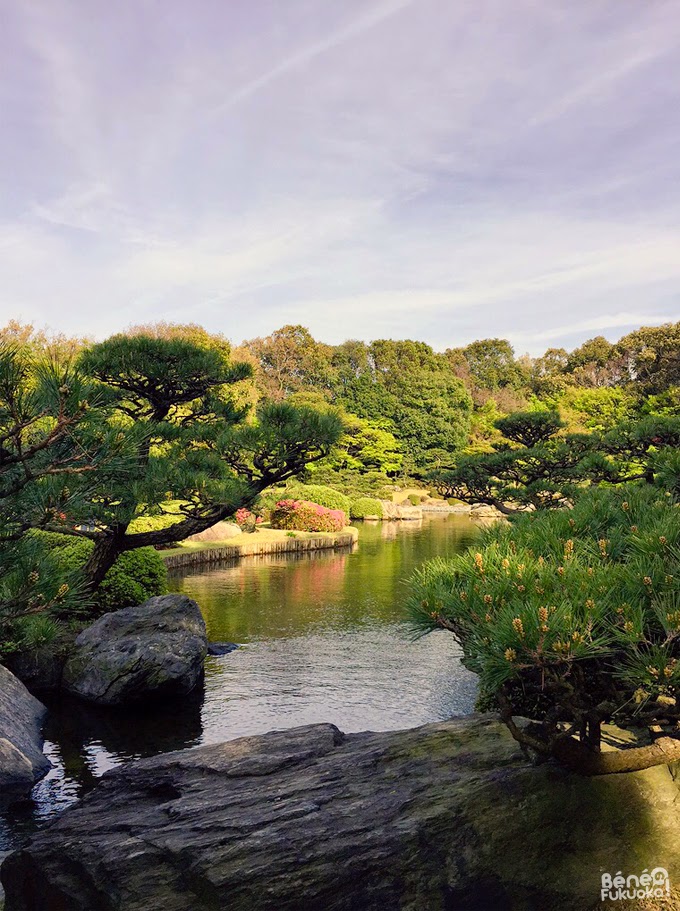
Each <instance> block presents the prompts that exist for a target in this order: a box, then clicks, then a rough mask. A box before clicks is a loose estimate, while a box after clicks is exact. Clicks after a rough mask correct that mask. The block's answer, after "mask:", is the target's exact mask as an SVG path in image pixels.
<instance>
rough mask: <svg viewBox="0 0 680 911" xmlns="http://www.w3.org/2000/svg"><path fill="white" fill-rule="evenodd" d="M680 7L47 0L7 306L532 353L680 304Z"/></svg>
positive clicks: (32, 46)
mask: <svg viewBox="0 0 680 911" xmlns="http://www.w3.org/2000/svg"><path fill="white" fill-rule="evenodd" d="M679 52H680V17H678V15H677V12H676V10H675V8H674V4H672V3H667V2H659V3H653V4H637V3H634V2H632V0H631V2H628V0H625V2H624V3H623V4H622V2H621V0H604V2H602V3H599V4H594V5H592V4H591V5H589V4H577V5H571V6H569V7H567V6H565V4H564V3H563V2H562V0H546V2H544V3H541V4H536V3H534V2H533V0H518V2H517V3H514V4H507V3H505V2H502V0H485V2H484V3H482V4H477V5H472V4H451V3H447V2H445V0H418V2H415V0H373V2H372V3H370V4H367V3H365V2H364V0H347V2H346V3H343V4H341V5H338V4H336V3H333V2H331V0H320V2H312V0H290V2H287V3H286V4H278V3H276V2H275V0H261V2H258V3H253V4H215V3H213V2H212V0H197V2H196V3H195V4H193V5H192V6H191V8H189V7H188V6H187V5H186V4H185V3H182V2H180V0H167V2H166V3H164V4H163V5H162V15H160V14H159V7H158V6H157V5H156V4H154V3H138V2H136V0H122V2H121V3H119V4H113V5H112V4H110V3H106V2H105V0H91V2H90V3H88V15H86V16H85V15H83V14H82V5H81V4H80V3H78V2H77V0H52V2H50V3H49V4H41V3H39V2H37V0H26V2H25V3H21V4H16V5H14V6H13V7H12V8H11V9H10V10H9V15H8V16H7V23H6V29H5V30H4V31H3V33H2V34H0V60H1V61H2V66H3V70H4V72H3V76H4V78H3V80H2V81H1V82H0V117H2V122H3V142H2V144H0V167H2V169H3V173H5V174H6V175H11V177H12V179H11V181H7V182H6V186H5V192H4V193H3V198H2V200H0V247H2V248H3V251H9V253H8V254H7V255H3V257H2V258H1V259H0V288H1V289H2V290H1V291H0V322H1V321H4V320H6V319H9V318H12V317H22V318H24V319H28V320H34V321H36V322H38V323H43V322H50V323H51V324H53V325H54V326H55V328H59V329H64V330H66V331H74V332H80V333H83V332H87V333H91V334H98V335H103V334H105V333H107V332H111V331H114V330H115V329H118V328H120V327H121V326H124V325H126V324H127V323H129V322H140V321H146V320H151V319H160V318H169V319H191V320H192V321H197V322H203V323H205V325H206V326H207V327H208V328H210V329H215V330H219V331H223V332H226V333H227V334H228V335H230V336H231V337H233V338H234V339H236V340H238V339H241V338H244V337H248V336H250V335H254V334H260V333H262V332H270V331H271V330H272V329H274V328H275V327H276V326H278V325H281V324H283V323H285V322H291V321H292V322H302V323H304V324H306V325H309V326H310V328H312V330H313V331H314V333H315V334H316V335H317V336H318V337H321V338H324V339H327V340H329V341H339V340H341V339H342V338H344V337H346V336H354V337H364V338H370V337H378V336H380V337H385V336H393V337H394V336H398V335H400V336H409V337H412V338H424V339H426V340H428V341H430V342H431V343H432V344H435V345H436V346H437V347H440V348H443V347H448V346H450V345H457V344H463V343H465V342H466V341H469V340H471V339H472V338H475V337H482V336H488V335H499V334H500V335H505V336H507V337H509V338H511V339H512V340H513V341H514V343H515V344H516V345H517V346H518V347H519V348H520V349H523V348H524V347H525V346H526V347H528V348H530V350H532V351H534V352H539V351H540V349H541V347H542V346H545V344H548V343H550V344H559V343H561V341H564V342H565V343H568V344H572V343H576V342H577V341H578V340H579V339H581V338H583V337H585V336H586V335H587V334H588V333H598V332H603V333H605V334H608V335H610V336H612V337H613V336H614V335H616V333H617V332H619V331H620V330H621V331H625V330H627V329H628V327H629V326H630V325H631V324H630V323H627V322H625V321H626V320H629V319H631V320H633V321H634V322H639V323H644V322H648V323H655V322H659V321H663V320H665V319H671V318H677V317H678V315H680V306H679V305H678V291H677V289H678V287H680V259H679V258H678V255H677V251H678V249H680V219H679V218H678V212H679V211H680V157H679V156H678V155H677V148H678V146H679V145H680V123H679V122H678V121H677V118H673V117H672V116H670V115H669V112H670V111H673V110H675V109H676V107H677V105H678V102H679V101H680V98H679V97H678V96H679V95H680V53H679Z"/></svg>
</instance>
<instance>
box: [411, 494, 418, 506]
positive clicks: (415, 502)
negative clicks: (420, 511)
mask: <svg viewBox="0 0 680 911" xmlns="http://www.w3.org/2000/svg"><path fill="white" fill-rule="evenodd" d="M408 501H409V503H410V504H411V506H420V494H419V493H410V494H409V495H408Z"/></svg>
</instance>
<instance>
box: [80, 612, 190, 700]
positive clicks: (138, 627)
mask: <svg viewBox="0 0 680 911" xmlns="http://www.w3.org/2000/svg"><path fill="white" fill-rule="evenodd" d="M207 650H208V638H207V635H206V628H205V621H204V620H203V617H202V615H201V611H200V609H199V607H198V605H197V604H196V602H195V601H193V600H192V599H191V598H187V597H186V595H161V596H159V597H156V598H150V599H149V600H148V601H145V602H144V604H140V605H139V606H138V607H126V608H124V609H123V610H118V611H113V612H112V613H109V614H105V615H104V616H103V617H101V618H100V619H99V620H97V621H96V622H95V623H93V624H92V626H88V628H87V629H86V630H83V632H82V633H81V634H80V635H79V636H78V638H77V639H76V641H75V645H74V647H73V649H72V651H71V652H70V654H69V657H68V660H67V662H66V665H65V667H64V672H63V676H62V687H63V688H64V689H65V690H66V691H67V692H70V693H73V694H74V695H76V696H79V697H80V698H82V699H86V700H88V701H89V702H95V703H98V704H100V705H125V704H130V703H135V702H143V701H149V700H152V699H161V698H163V699H165V698H167V697H171V696H181V695H184V694H186V693H188V692H190V691H191V690H192V689H193V688H194V687H195V686H196V684H197V683H198V682H199V680H200V679H201V678H202V675H203V661H204V659H205V656H206V654H207Z"/></svg>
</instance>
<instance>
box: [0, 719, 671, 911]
mask: <svg viewBox="0 0 680 911" xmlns="http://www.w3.org/2000/svg"><path fill="white" fill-rule="evenodd" d="M678 796H679V795H678V787H677V785H676V783H675V781H674V779H673V777H672V776H671V774H670V773H669V770H668V768H667V767H666V766H663V767H657V768H654V769H648V770H646V771H645V772H638V773H634V774H628V775H618V776H609V777H608V778H604V779H592V778H591V779H584V778H580V777H578V776H576V775H574V774H572V773H569V772H566V771H565V770H563V769H561V768H557V767H554V766H552V765H544V766H541V767H533V766H531V765H529V764H528V762H527V761H526V760H525V758H524V757H523V756H522V755H521V753H520V752H519V751H518V749H517V747H516V745H515V743H514V741H513V740H512V739H511V738H510V735H509V734H508V732H507V730H506V729H505V728H504V727H503V726H502V725H500V724H499V723H498V722H497V721H495V720H494V719H493V718H491V717H488V716H485V717H479V716H478V717H472V718H467V719H457V720H453V721H450V722H446V723H441V724H431V725H426V726H424V727H422V728H418V729H415V730H411V731H402V732H390V733H378V734H374V733H364V734H351V735H348V736H346V735H344V734H342V733H341V732H340V731H339V730H338V729H337V728H335V727H334V726H333V725H330V724H320V725H312V726H310V727H305V728H297V729H293V730H290V731H284V732H278V733H272V734H267V735H265V736H263V737H250V738H245V739H241V740H236V741H232V742H230V743H225V744H219V745H216V746H208V747H201V748H198V749H194V750H186V751H182V752H179V753H173V754H168V755H165V756H160V757H155V758H153V759H147V760H143V761H141V762H137V763H133V764H130V765H128V766H126V767H123V768H122V769H120V770H118V771H114V772H112V773H109V774H108V775H106V776H105V777H104V779H103V780H102V782H101V784H100V785H99V786H98V787H97V788H96V789H95V791H93V792H92V793H91V794H90V795H89V796H88V797H86V798H85V799H84V800H83V801H82V802H81V803H80V804H78V805H77V806H76V807H75V808H74V809H72V810H67V811H66V813H65V814H64V815H63V816H62V817H61V818H60V819H59V820H58V821H57V822H56V823H55V824H54V825H52V826H50V827H49V828H48V829H47V830H45V831H43V832H42V833H40V834H38V835H37V836H35V837H34V838H33V839H32V841H31V842H30V843H29V844H28V845H27V846H26V847H24V848H23V849H22V850H21V851H19V852H17V853H15V854H13V855H12V856H10V857H9V858H7V860H6V861H5V863H4V864H3V867H2V874H1V875H2V881H3V883H4V886H5V889H6V892H7V904H6V909H5V911H44V909H54V911H61V909H68V911H86V909H87V911H94V909H96V911H114V909H115V911H123V909H124V911H148V909H149V908H162V909H163V911H208V909H211V911H212V909H217V908H224V909H227V908H228V909H229V911H303V909H304V911H378V909H380V911H397V909H399V911H473V909H474V911H531V909H535V911H539V909H540V911H591V909H603V908H604V907H605V905H603V904H602V903H601V901H600V884H601V876H602V874H603V873H610V874H611V875H612V876H615V875H616V873H617V872H618V871H623V874H624V875H625V876H628V875H630V874H635V875H638V876H639V875H640V874H641V873H642V872H643V871H644V870H645V869H647V871H649V872H651V871H652V870H653V869H655V868H657V867H665V868H666V869H667V870H668V871H669V873H670V879H671V883H674V882H675V883H678V882H680V833H679V829H678V825H677V806H678ZM606 907H609V904H607V905H606ZM616 907H617V908H621V909H622V908H624V907H626V906H625V904H624V903H623V902H617V903H616ZM635 907H636V909H638V911H641V908H642V907H649V908H652V907H654V908H656V907H658V908H659V909H660V908H661V907H662V905H658V906H657V905H647V906H645V905H643V904H636V905H635ZM663 907H666V906H663ZM668 907H670V905H669V906H668Z"/></svg>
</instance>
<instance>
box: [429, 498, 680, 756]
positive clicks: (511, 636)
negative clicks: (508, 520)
mask: <svg viewBox="0 0 680 911" xmlns="http://www.w3.org/2000/svg"><path fill="white" fill-rule="evenodd" d="M679 578H680V507H679V505H678V501H677V499H675V498H674V497H673V496H672V495H671V494H670V493H669V492H668V491H666V492H664V491H662V490H661V489H659V488H658V487H655V486H652V485H648V484H642V485H633V484H629V485H626V486H624V487H621V488H617V489H607V490H605V489H600V490H592V489H591V490H589V491H588V492H587V493H586V494H584V495H582V496H580V497H579V498H578V500H577V502H576V503H575V505H574V507H573V509H564V510H559V511H555V512H547V513H544V514H538V515H525V516H522V517H520V518H517V519H515V520H513V523H512V524H511V525H507V524H503V525H500V526H496V527H494V528H492V529H491V530H489V531H487V532H486V533H485V535H484V537H483V539H482V540H481V541H480V543H479V545H478V546H477V547H475V548H472V549H471V550H469V551H468V552H466V553H465V554H463V555H460V556H456V557H454V558H452V559H449V560H445V559H437V560H434V561H432V562H430V563H428V564H426V565H425V566H424V567H422V568H421V569H420V570H419V571H418V572H417V573H416V575H415V577H414V578H413V580H412V591H413V597H412V600H411V612H412V616H413V618H414V620H415V622H416V624H417V626H418V628H419V629H421V630H432V629H446V630H450V631H451V632H453V634H454V635H455V637H456V639H457V640H458V641H459V643H460V645H461V647H462V649H463V655H464V658H463V661H464V664H465V665H466V666H467V667H468V668H469V669H470V670H473V671H474V672H475V673H477V674H479V677H480V684H481V691H482V695H483V699H484V701H486V703H487V704H488V705H495V706H497V707H498V708H500V710H501V714H502V716H503V717H504V719H505V720H506V722H507V723H508V724H509V726H510V729H511V730H512V732H513V734H515V736H516V737H517V739H518V740H519V741H520V742H521V743H523V744H524V745H525V746H527V747H530V748H531V749H532V750H534V751H535V752H536V753H538V754H539V756H543V757H545V756H549V755H554V756H557V757H558V758H560V759H562V760H563V761H565V762H567V763H569V764H571V765H573V766H574V767H576V768H578V769H580V770H581V771H585V772H590V773H600V772H608V771H627V770H628V769H631V768H643V767H645V766H647V765H651V764H654V763H656V762H659V761H668V758H669V757H670V756H672V755H674V754H675V753H677V754H678V755H680V741H678V740H676V739H674V738H675V736H676V734H677V724H678V721H679V720H680V703H679V702H678V699H679V698H680V593H679V588H678V579H679ZM518 715H521V716H525V717H529V718H532V719H535V723H534V724H532V725H530V726H529V727H528V728H522V727H521V726H519V725H518V724H517V723H516V722H515V720H514V716H518ZM608 721H614V722H616V723H617V724H619V725H621V726H624V727H625V726H631V727H639V726H643V725H645V726H652V729H653V730H654V731H655V737H658V738H660V739H659V740H657V742H656V743H653V744H649V745H647V746H643V747H640V748H639V749H638V750H630V751H623V752H620V753H600V738H601V726H602V724H603V723H604V722H608ZM573 735H576V736H577V738H578V739H575V737H574V736H573ZM668 741H670V746H669V743H668ZM664 750H666V751H667V752H666V753H664V752H663V751H664ZM668 750H670V751H671V752H668ZM664 755H665V756H666V759H665V760H664V758H663V757H664ZM676 758H677V757H676Z"/></svg>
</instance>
